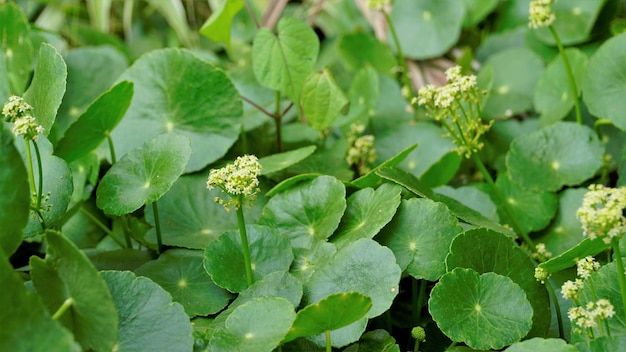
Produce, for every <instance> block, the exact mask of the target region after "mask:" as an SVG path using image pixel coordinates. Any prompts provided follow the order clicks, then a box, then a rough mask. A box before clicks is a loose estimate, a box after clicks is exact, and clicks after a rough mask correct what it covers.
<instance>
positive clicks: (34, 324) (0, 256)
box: [0, 251, 81, 352]
mask: <svg viewBox="0 0 626 352" xmlns="http://www.w3.org/2000/svg"><path fill="white" fill-rule="evenodd" d="M0 282H2V290H0V300H2V302H3V304H4V305H5V307H4V308H3V309H2V310H0V321H2V325H3V328H2V329H0V341H2V348H3V349H4V350H7V351H33V352H35V351H37V352H39V351H41V352H48V351H71V352H78V351H81V348H80V345H78V344H77V343H76V341H74V336H73V335H72V333H71V332H70V331H68V330H67V329H66V328H65V327H63V325H62V324H61V323H59V322H58V321H56V320H52V318H51V317H50V314H48V311H47V310H46V309H45V308H44V306H43V305H42V304H41V300H40V299H39V297H37V296H36V295H35V294H33V293H32V292H30V291H28V290H27V289H26V287H25V286H24V281H23V280H22V279H21V278H20V277H19V276H18V274H17V273H16V272H15V271H14V270H13V267H12V266H11V265H10V263H9V258H8V256H7V255H6V254H5V253H4V252H3V251H0Z"/></svg>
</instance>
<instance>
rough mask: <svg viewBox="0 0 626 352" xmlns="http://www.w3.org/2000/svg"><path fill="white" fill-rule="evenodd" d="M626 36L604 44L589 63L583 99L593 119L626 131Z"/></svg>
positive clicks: (617, 37)
mask: <svg viewBox="0 0 626 352" xmlns="http://www.w3.org/2000/svg"><path fill="white" fill-rule="evenodd" d="M624 60H626V33H623V34H620V35H618V36H615V37H613V38H611V39H609V40H607V41H606V42H604V43H603V44H602V46H600V47H599V48H598V50H596V52H595V53H594V54H593V56H591V59H589V64H588V66H587V70H586V74H585V78H584V79H583V98H584V100H585V103H586V104H587V107H588V108H589V111H590V112H591V114H592V115H594V116H598V117H602V118H607V119H609V120H611V122H612V123H613V124H614V125H615V126H617V127H618V128H619V129H621V130H622V131H624V130H626V101H625V100H623V99H621V98H620V97H623V96H624V91H625V90H626V67H624V66H623V65H620V62H623V61H624Z"/></svg>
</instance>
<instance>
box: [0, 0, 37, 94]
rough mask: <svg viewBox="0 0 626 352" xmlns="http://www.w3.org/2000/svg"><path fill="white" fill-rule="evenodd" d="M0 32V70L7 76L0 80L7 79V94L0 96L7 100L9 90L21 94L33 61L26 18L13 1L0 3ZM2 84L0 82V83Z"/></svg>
mask: <svg viewBox="0 0 626 352" xmlns="http://www.w3.org/2000/svg"><path fill="white" fill-rule="evenodd" d="M0 33H3V40H2V54H0V58H2V60H0V65H2V66H3V68H2V69H0V71H4V72H6V74H7V76H6V78H5V77H2V76H0V80H5V79H7V80H8V82H7V83H8V87H7V88H9V89H8V90H7V91H6V92H2V90H0V93H6V94H7V96H0V99H2V102H3V104H4V102H5V101H6V100H8V98H9V92H13V94H19V95H21V94H22V93H23V92H24V90H26V85H27V84H28V82H30V75H29V73H30V70H31V65H32V62H33V44H32V42H31V40H30V26H29V24H28V18H26V16H24V14H23V13H22V11H21V10H20V8H19V7H18V6H17V5H16V4H14V3H6V4H2V5H0ZM0 86H2V84H0Z"/></svg>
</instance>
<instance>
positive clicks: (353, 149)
mask: <svg viewBox="0 0 626 352" xmlns="http://www.w3.org/2000/svg"><path fill="white" fill-rule="evenodd" d="M363 132H365V126H364V125H363V124H360V123H354V124H352V125H351V126H350V132H349V133H348V144H349V146H348V152H347V155H346V162H347V163H348V165H350V166H356V168H357V169H358V171H359V174H361V175H363V174H366V173H368V172H369V171H370V165H371V164H372V163H374V162H375V161H376V158H377V156H378V154H377V153H376V149H374V136H373V135H371V134H367V135H361V134H363Z"/></svg>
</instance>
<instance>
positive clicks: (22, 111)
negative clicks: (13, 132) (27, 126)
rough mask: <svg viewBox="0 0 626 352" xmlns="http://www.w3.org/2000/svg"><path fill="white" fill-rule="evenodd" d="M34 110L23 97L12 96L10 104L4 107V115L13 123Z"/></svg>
mask: <svg viewBox="0 0 626 352" xmlns="http://www.w3.org/2000/svg"><path fill="white" fill-rule="evenodd" d="M32 110H33V107H32V106H30V105H29V104H28V103H27V102H26V101H24V99H23V98H22V97H18V96H16V95H12V96H11V97H9V102H8V103H6V104H4V107H2V115H4V117H5V118H6V119H7V121H8V122H11V123H12V122H14V121H15V120H16V119H18V118H20V117H24V116H26V115H27V114H28V113H30V112H31V111H32Z"/></svg>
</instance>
